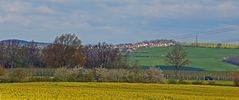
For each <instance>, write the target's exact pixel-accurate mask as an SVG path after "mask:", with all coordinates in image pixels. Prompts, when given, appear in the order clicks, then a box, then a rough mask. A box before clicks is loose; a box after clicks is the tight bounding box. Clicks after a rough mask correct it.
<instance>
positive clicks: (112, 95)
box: [0, 83, 239, 100]
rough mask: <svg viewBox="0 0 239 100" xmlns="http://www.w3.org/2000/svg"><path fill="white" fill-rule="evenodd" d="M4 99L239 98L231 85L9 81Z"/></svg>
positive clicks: (3, 86) (2, 87)
mask: <svg viewBox="0 0 239 100" xmlns="http://www.w3.org/2000/svg"><path fill="white" fill-rule="evenodd" d="M0 90H1V91H0V99H1V100H9V99H11V100H238V99H239V95H238V94H239V88H237V87H229V86H203V85H168V84H143V83H7V84H0Z"/></svg>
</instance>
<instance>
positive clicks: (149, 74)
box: [95, 68, 163, 83]
mask: <svg viewBox="0 0 239 100" xmlns="http://www.w3.org/2000/svg"><path fill="white" fill-rule="evenodd" d="M95 79H96V81H98V82H147V83H149V82H150V83H160V82H161V80H162V79H163V74H162V71H161V70H158V69H149V70H138V69H105V68H95Z"/></svg>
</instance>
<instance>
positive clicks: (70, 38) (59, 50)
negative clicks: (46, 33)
mask: <svg viewBox="0 0 239 100" xmlns="http://www.w3.org/2000/svg"><path fill="white" fill-rule="evenodd" d="M82 47H83V46H82V45H81V40H80V39H79V38H78V37H77V36H76V35H75V34H62V35H61V36H58V37H56V39H55V41H54V42H53V44H50V45H48V46H47V48H46V49H45V51H44V62H45V63H46V64H47V65H48V66H49V67H74V66H77V65H83V64H84V56H83V54H82Z"/></svg>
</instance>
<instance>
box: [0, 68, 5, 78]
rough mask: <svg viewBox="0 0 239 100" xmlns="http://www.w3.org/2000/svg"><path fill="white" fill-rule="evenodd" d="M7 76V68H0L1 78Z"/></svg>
mask: <svg viewBox="0 0 239 100" xmlns="http://www.w3.org/2000/svg"><path fill="white" fill-rule="evenodd" d="M4 74H5V68H3V67H2V66H0V76H3V75H4Z"/></svg>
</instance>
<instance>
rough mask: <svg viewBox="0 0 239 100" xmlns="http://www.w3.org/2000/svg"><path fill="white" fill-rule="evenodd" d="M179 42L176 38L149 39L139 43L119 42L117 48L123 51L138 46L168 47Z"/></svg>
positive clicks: (128, 50)
mask: <svg viewBox="0 0 239 100" xmlns="http://www.w3.org/2000/svg"><path fill="white" fill-rule="evenodd" d="M176 44H177V42H176V41H175V40H149V41H143V42H137V43H126V44H118V45H115V47H116V48H119V49H120V50H121V51H123V52H131V51H132V50H134V49H137V48H144V47H149V48H151V47H166V46H172V45H176Z"/></svg>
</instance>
